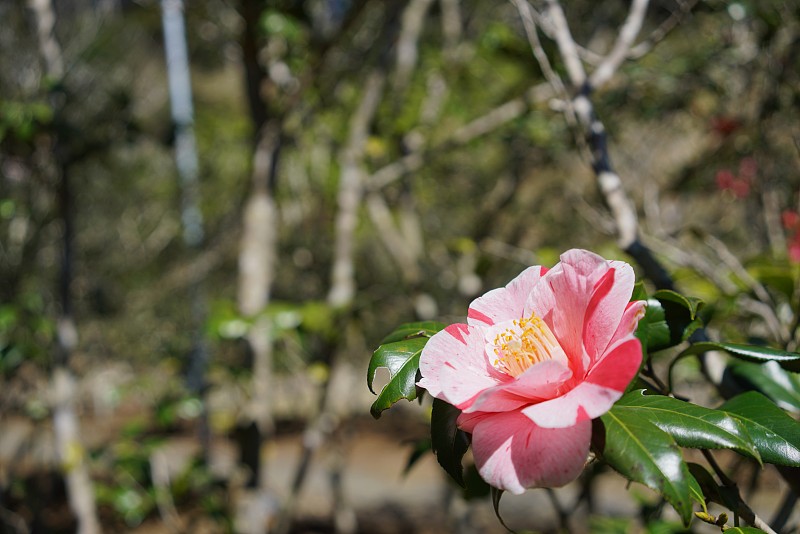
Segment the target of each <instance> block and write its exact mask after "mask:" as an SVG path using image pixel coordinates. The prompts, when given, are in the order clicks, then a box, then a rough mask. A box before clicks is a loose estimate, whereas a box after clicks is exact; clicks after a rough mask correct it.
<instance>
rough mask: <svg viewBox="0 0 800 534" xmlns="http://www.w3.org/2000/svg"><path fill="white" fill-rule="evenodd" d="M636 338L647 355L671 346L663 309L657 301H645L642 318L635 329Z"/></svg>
mask: <svg viewBox="0 0 800 534" xmlns="http://www.w3.org/2000/svg"><path fill="white" fill-rule="evenodd" d="M636 337H638V338H639V341H641V342H642V349H643V350H644V351H645V352H647V353H650V352H658V351H660V350H664V349H666V348H669V347H671V346H673V344H672V343H671V337H670V331H669V325H668V324H667V320H666V318H665V315H664V307H663V306H662V305H661V302H659V301H658V300H656V299H648V300H647V307H646V308H645V311H644V317H642V318H641V319H640V320H639V326H638V327H637V328H636Z"/></svg>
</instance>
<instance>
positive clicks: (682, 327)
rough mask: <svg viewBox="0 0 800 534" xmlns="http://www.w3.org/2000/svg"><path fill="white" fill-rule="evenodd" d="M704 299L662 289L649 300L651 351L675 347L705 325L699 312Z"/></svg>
mask: <svg viewBox="0 0 800 534" xmlns="http://www.w3.org/2000/svg"><path fill="white" fill-rule="evenodd" d="M702 304H703V303H702V301H700V300H699V299H696V298H692V297H686V296H683V295H681V294H680V293H676V292H675V291H670V290H667V289H662V290H660V291H656V292H655V293H654V294H653V298H651V299H649V300H648V308H649V312H650V313H651V314H652V319H651V320H650V321H649V322H650V323H651V324H652V325H653V328H652V330H653V331H652V337H653V340H652V342H649V343H648V350H649V351H651V352H655V351H659V350H663V349H666V348H669V347H674V346H675V345H678V344H679V343H681V342H683V341H686V340H687V339H688V338H689V336H691V335H692V333H694V331H695V330H697V328H699V327H701V326H703V323H702V321H701V320H700V319H699V318H698V316H697V312H698V311H699V310H700V308H701V307H702Z"/></svg>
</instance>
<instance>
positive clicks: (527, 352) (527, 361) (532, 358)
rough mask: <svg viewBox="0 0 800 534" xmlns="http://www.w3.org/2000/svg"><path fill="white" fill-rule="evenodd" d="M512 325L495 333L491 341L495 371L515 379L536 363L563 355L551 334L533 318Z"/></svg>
mask: <svg viewBox="0 0 800 534" xmlns="http://www.w3.org/2000/svg"><path fill="white" fill-rule="evenodd" d="M512 324H513V327H511V328H507V329H506V330H504V331H503V332H500V333H499V334H497V336H495V338H494V341H493V342H492V345H494V347H495V348H494V353H495V355H496V356H497V359H496V360H495V361H494V366H495V368H496V369H497V370H499V371H502V372H504V373H506V374H508V375H511V376H513V377H517V376H519V375H521V374H522V373H524V372H525V371H526V370H527V369H528V368H530V366H532V365H533V364H535V363H539V362H541V361H544V360H551V359H553V358H559V357H560V356H561V355H563V349H562V348H561V345H559V343H558V341H557V340H556V338H555V336H554V335H553V332H551V331H550V328H549V327H548V326H547V325H546V324H545V323H544V321H542V320H541V319H540V318H539V317H537V316H536V315H531V316H530V317H527V318H522V319H515V320H514V321H512Z"/></svg>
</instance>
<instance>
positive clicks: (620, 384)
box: [586, 335, 642, 391]
mask: <svg viewBox="0 0 800 534" xmlns="http://www.w3.org/2000/svg"><path fill="white" fill-rule="evenodd" d="M641 365H642V343H641V342H640V341H639V340H638V339H637V338H635V337H633V336H632V335H631V336H630V339H628V340H626V341H621V342H620V343H619V344H618V345H616V346H614V347H612V348H611V349H610V350H609V351H608V353H607V354H606V355H605V356H604V357H603V359H602V360H600V361H599V362H597V364H595V366H594V367H592V370H591V371H589V374H588V376H587V377H586V382H589V383H592V384H597V385H599V386H603V387H607V388H612V389H616V390H618V391H625V388H626V387H628V384H630V382H631V380H632V379H633V377H634V376H636V373H638V372H639V366H641Z"/></svg>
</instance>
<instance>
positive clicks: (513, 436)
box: [419, 250, 645, 494]
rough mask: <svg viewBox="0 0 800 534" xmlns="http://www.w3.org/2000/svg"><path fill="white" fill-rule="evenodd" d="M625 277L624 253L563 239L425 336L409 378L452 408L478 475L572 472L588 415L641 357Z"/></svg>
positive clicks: (546, 476) (517, 483)
mask: <svg viewBox="0 0 800 534" xmlns="http://www.w3.org/2000/svg"><path fill="white" fill-rule="evenodd" d="M633 284H634V274H633V269H631V267H630V265H628V264H627V263H624V262H621V261H608V260H605V259H603V258H601V257H600V256H598V255H596V254H593V253H591V252H588V251H585V250H570V251H568V252H565V253H564V254H563V255H562V256H561V261H560V262H559V263H558V264H556V265H555V266H554V267H553V268H552V269H550V270H547V269H546V268H545V267H538V266H537V267H530V268H528V269H526V270H525V271H523V272H522V274H520V275H519V276H517V277H516V278H515V279H514V280H512V281H511V282H510V283H509V284H508V285H507V286H506V287H502V288H499V289H495V290H492V291H489V292H488V293H486V294H485V295H483V296H482V297H479V298H477V299H475V300H474V301H473V302H472V304H471V305H470V307H469V314H468V316H467V324H453V325H450V326H448V327H447V328H445V329H444V330H442V331H441V332H438V333H437V334H436V335H434V336H433V337H432V338H431V339H430V340H429V341H428V343H427V344H426V345H425V348H424V350H423V351H422V355H421V357H420V371H421V373H422V377H423V378H422V380H420V382H419V386H420V387H423V388H425V389H426V390H427V391H428V392H429V393H430V394H431V395H433V396H434V397H436V398H439V399H441V400H444V401H446V402H448V403H450V404H452V405H453V406H455V407H456V408H459V409H460V410H461V415H460V416H459V418H458V422H457V423H458V426H459V428H461V429H462V430H464V431H465V432H469V433H471V434H472V452H473V456H474V458H475V463H476V465H477V467H478V472H479V473H480V474H481V476H482V477H483V478H484V480H486V481H487V482H488V483H489V484H491V485H492V486H494V487H496V488H499V489H502V490H506V491H510V492H511V493H515V494H520V493H522V492H524V491H525V489H526V488H534V487H557V486H563V485H564V484H566V483H568V482H570V481H572V480H574V479H575V478H577V476H578V475H579V474H580V473H581V471H582V470H583V467H584V464H585V462H586V458H587V457H588V454H589V442H590V440H591V434H592V419H594V418H595V417H599V416H600V415H602V414H604V413H605V412H606V411H608V410H609V409H610V408H611V406H612V405H613V404H614V402H616V401H617V400H618V399H619V398H620V397H621V396H622V393H623V392H624V390H625V388H626V387H627V385H628V383H629V382H630V381H631V379H632V378H633V377H634V376H635V375H636V373H637V372H638V370H639V365H640V363H641V361H642V347H641V344H640V342H639V340H638V339H637V338H636V337H634V331H635V330H636V325H637V323H638V321H639V319H640V318H641V317H642V315H643V314H644V306H645V304H644V302H642V301H638V302H629V300H630V298H631V294H632V292H633Z"/></svg>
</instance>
